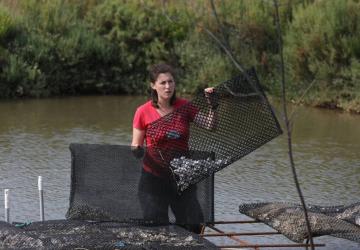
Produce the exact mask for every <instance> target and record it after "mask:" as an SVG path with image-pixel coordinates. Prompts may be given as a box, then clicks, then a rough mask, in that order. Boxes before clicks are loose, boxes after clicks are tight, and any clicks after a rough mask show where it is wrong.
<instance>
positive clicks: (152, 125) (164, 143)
mask: <svg viewBox="0 0 360 250" xmlns="http://www.w3.org/2000/svg"><path fill="white" fill-rule="evenodd" d="M184 105H186V106H184ZM196 113H197V110H196V109H195V108H194V107H193V106H191V105H190V103H189V102H188V101H187V100H185V99H180V98H177V99H176V100H175V103H174V111H173V112H172V113H171V114H168V115H166V116H165V117H164V118H163V119H161V120H159V119H160V118H161V116H160V114H159V113H158V112H157V110H156V108H155V107H154V106H152V102H151V101H148V102H146V103H145V104H143V105H141V106H140V107H138V109H137V110H136V112H135V115H134V120H133V127H134V128H137V129H140V130H144V131H145V141H146V146H147V148H148V149H149V150H152V149H154V148H156V150H157V152H158V151H162V152H163V154H161V152H160V154H161V157H162V158H163V157H165V158H166V156H165V155H167V154H166V153H168V152H171V151H179V150H183V151H187V150H188V141H189V126H190V122H192V121H193V120H194V117H195V115H196ZM168 155H171V154H168ZM167 160H171V159H166V160H165V159H164V161H167ZM153 163H154V162H153ZM155 165H156V166H155ZM158 165H159V164H156V163H154V164H151V163H149V162H148V161H145V160H144V170H145V171H147V172H150V173H152V174H154V175H156V176H164V173H165V172H167V170H162V169H161V168H159V166H158Z"/></svg>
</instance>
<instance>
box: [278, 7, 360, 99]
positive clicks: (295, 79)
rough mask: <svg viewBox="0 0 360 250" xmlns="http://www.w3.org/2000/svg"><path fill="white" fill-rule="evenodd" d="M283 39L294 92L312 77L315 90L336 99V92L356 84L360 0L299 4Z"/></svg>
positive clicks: (358, 53) (346, 89)
mask: <svg viewBox="0 0 360 250" xmlns="http://www.w3.org/2000/svg"><path fill="white" fill-rule="evenodd" d="M285 41H286V44H285V48H286V49H285V53H286V58H287V61H288V62H289V74H290V77H291V80H292V81H291V82H292V84H293V86H292V87H293V89H294V92H295V93H296V92H297V91H300V90H303V89H304V88H306V86H307V85H308V84H309V83H310V82H312V81H315V88H314V90H315V91H318V92H322V93H321V94H322V95H325V96H326V95H327V99H328V100H330V101H332V102H335V103H337V102H338V101H337V99H339V98H341V96H339V93H341V92H342V91H345V92H349V91H350V92H351V91H352V90H353V89H354V88H355V85H359V79H358V75H359V72H358V66H356V65H357V64H358V61H359V59H360V2H359V1H355V0H333V1H316V2H314V3H313V4H310V5H306V6H305V7H299V8H298V9H297V10H296V11H295V13H294V20H293V22H292V24H291V25H290V27H289V30H288V32H287V35H286V37H285ZM327 93H328V94H327ZM313 96H314V97H316V96H317V95H316V94H315V95H313Z"/></svg>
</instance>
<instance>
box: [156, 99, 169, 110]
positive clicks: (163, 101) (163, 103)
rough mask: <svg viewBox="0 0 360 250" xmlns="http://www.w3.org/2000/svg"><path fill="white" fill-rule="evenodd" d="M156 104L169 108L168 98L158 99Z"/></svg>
mask: <svg viewBox="0 0 360 250" xmlns="http://www.w3.org/2000/svg"><path fill="white" fill-rule="evenodd" d="M158 106H159V108H163V109H168V108H171V104H170V100H159V101H158Z"/></svg>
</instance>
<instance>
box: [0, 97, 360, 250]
mask: <svg viewBox="0 0 360 250" xmlns="http://www.w3.org/2000/svg"><path fill="white" fill-rule="evenodd" d="M144 100H145V99H144V98H142V97H125V96H106V97H72V98H63V99H48V100H47V99H45V100H21V101H3V102H0V188H1V192H3V191H2V190H3V189H5V188H10V189H11V190H10V192H11V219H12V220H13V221H28V220H30V221H35V220H38V219H39V211H38V202H37V197H38V191H37V176H38V175H41V176H43V182H44V184H43V185H44V189H45V217H46V219H62V218H64V215H65V213H66V211H67V208H68V203H69V189H70V187H69V185H70V152H69V150H68V146H69V144H70V143H74V142H78V143H109V144H128V143H130V139H131V125H132V116H133V113H134V111H135V109H136V107H137V106H138V105H139V104H140V103H142V102H144ZM275 106H276V105H275ZM278 111H279V110H278ZM278 117H279V119H280V118H281V112H278ZM286 143H287V142H286V137H285V136H284V135H282V136H280V137H278V138H276V139H275V140H273V141H271V142H270V143H268V144H267V145H264V146H263V147H261V148H260V149H258V150H256V151H255V152H253V153H251V154H250V155H248V156H246V157H244V158H243V159H242V160H240V161H239V162H237V163H235V164H233V165H231V166H229V167H227V168H225V169H224V170H222V171H220V172H219V173H218V174H217V175H216V186H215V188H216V190H215V192H216V193H215V199H216V206H215V213H216V219H217V220H237V219H243V218H244V217H243V216H241V215H240V214H239V212H238V206H239V204H241V203H247V202H258V201H290V202H295V203H299V199H298V196H297V194H296V191H295V188H294V185H293V180H292V178H291V171H290V168H289V163H288V162H289V160H288V156H287V144H286ZM293 148H294V151H295V162H296V166H297V170H298V175H299V180H300V183H301V186H302V189H303V193H304V196H305V198H306V201H307V203H309V204H310V203H313V204H317V205H336V204H348V203H352V202H355V201H359V200H360V198H359V197H360V116H356V115H349V114H342V113H337V112H333V111H327V110H319V109H311V108H304V107H298V108H296V113H295V116H294V127H293ZM3 202H4V201H3V195H2V194H1V195H0V204H1V206H0V220H1V219H2V218H3V217H2V215H3V214H4V209H3V205H2V204H3ZM220 228H224V229H226V230H230V231H240V230H241V229H243V227H241V228H240V227H239V226H222V227H220ZM249 230H262V231H263V230H266V228H265V229H264V228H260V229H259V228H256V227H254V226H252V227H250V228H249ZM273 238H274V237H271V238H269V237H268V238H264V237H263V238H261V239H258V242H262V241H264V242H272V241H273ZM245 240H246V239H245ZM249 241H251V239H250V240H249ZM279 241H281V242H288V241H286V240H285V239H284V238H283V237H278V238H276V240H275V242H273V243H278V242H279ZM217 242H218V243H223V244H228V243H229V244H232V243H233V242H232V241H228V240H226V239H224V240H221V239H220V240H217ZM316 242H324V243H326V244H327V247H325V248H321V249H359V248H360V244H356V243H353V242H350V241H347V240H342V239H337V238H333V237H319V238H316Z"/></svg>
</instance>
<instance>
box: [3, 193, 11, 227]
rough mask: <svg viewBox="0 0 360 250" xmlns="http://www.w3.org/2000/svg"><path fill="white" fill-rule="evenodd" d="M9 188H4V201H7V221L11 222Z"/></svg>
mask: <svg viewBox="0 0 360 250" xmlns="http://www.w3.org/2000/svg"><path fill="white" fill-rule="evenodd" d="M9 193H10V190H9V189H5V190H4V201H5V221H6V222H7V223H10V206H9V205H10V199H9Z"/></svg>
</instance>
